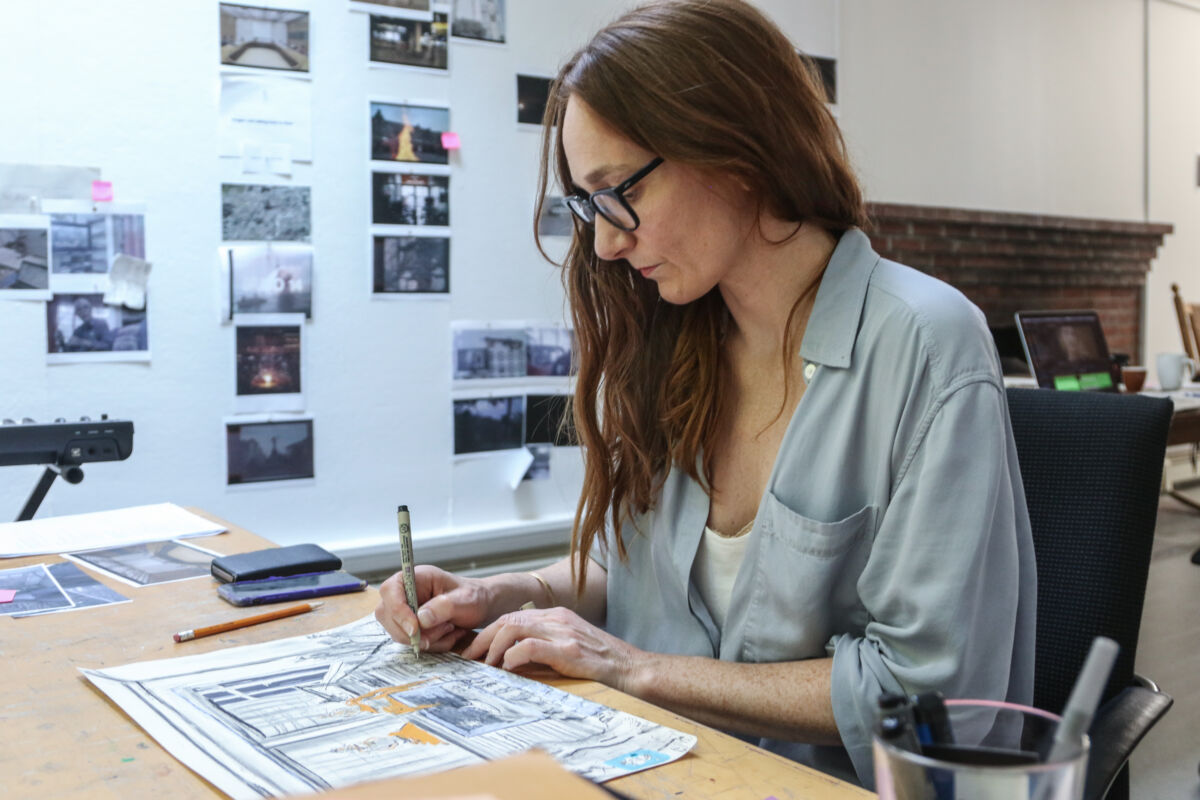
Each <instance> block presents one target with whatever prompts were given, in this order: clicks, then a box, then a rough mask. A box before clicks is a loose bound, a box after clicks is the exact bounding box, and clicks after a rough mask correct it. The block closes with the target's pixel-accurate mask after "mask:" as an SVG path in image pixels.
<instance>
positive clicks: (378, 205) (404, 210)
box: [371, 172, 450, 226]
mask: <svg viewBox="0 0 1200 800" xmlns="http://www.w3.org/2000/svg"><path fill="white" fill-rule="evenodd" d="M371 183H372V188H373V190H374V191H373V196H372V202H371V212H372V213H371V219H372V221H373V222H375V224H377V225H443V226H444V225H449V224H450V176H449V175H415V174H412V173H409V172H375V173H372V174H371Z"/></svg>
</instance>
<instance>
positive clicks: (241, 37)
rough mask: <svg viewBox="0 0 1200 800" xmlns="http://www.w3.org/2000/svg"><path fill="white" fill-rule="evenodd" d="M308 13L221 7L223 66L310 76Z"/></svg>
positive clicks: (231, 6)
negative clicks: (306, 73)
mask: <svg viewBox="0 0 1200 800" xmlns="http://www.w3.org/2000/svg"><path fill="white" fill-rule="evenodd" d="M308 52H309V47H308V12H307V11H288V10H284V9H280V8H261V7H258V6H241V5H234V4H232V3H221V63H222V64H230V65H232V66H235V67H255V68H258V69H281V70H289V71H292V72H308Z"/></svg>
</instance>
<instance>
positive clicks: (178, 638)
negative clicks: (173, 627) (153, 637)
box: [171, 633, 183, 642]
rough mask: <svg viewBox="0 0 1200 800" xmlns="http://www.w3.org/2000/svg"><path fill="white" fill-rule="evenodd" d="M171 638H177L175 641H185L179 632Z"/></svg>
mask: <svg viewBox="0 0 1200 800" xmlns="http://www.w3.org/2000/svg"><path fill="white" fill-rule="evenodd" d="M171 638H172V639H174V640H175V641H177V642H182V641H183V638H182V637H181V636H180V635H179V634H178V633H177V634H175V635H174V636H172V637H171Z"/></svg>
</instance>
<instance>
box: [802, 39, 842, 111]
mask: <svg viewBox="0 0 1200 800" xmlns="http://www.w3.org/2000/svg"><path fill="white" fill-rule="evenodd" d="M797 52H798V51H797ZM800 57H801V58H803V59H807V60H808V61H809V62H810V63H811V64H812V66H813V68H814V69H816V71H817V76H818V77H820V79H821V86H822V87H823V88H824V89H825V102H827V103H830V104H834V105H836V104H837V59H835V58H823V57H822V56H809V55H805V54H804V53H800Z"/></svg>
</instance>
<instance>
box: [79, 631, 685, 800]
mask: <svg viewBox="0 0 1200 800" xmlns="http://www.w3.org/2000/svg"><path fill="white" fill-rule="evenodd" d="M407 652H408V647H407V645H400V644H397V643H395V642H393V641H392V640H391V639H390V638H389V637H388V635H387V633H385V632H384V630H383V628H382V627H380V625H379V623H378V622H376V621H375V618H374V617H373V616H367V617H364V618H362V619H360V620H358V621H357V622H353V623H350V624H349V625H344V626H342V627H339V628H334V629H332V630H328V631H323V632H320V633H313V634H309V635H307V636H298V637H294V638H291V639H283V640H280V641H275V642H264V643H262V644H256V645H248V646H245V647H236V648H229V649H226V650H218V651H215V652H211V653H205V654H202V655H197V656H188V657H184V658H173V659H163V660H159V661H147V662H141V663H135V664H128V665H126V666H123V667H117V668H113V669H106V670H88V669H84V670H81V671H82V672H83V674H84V675H85V676H86V677H87V678H88V680H90V681H91V682H92V683H93V684H94V685H95V686H96V687H97V688H98V689H99V690H100V691H102V692H104V693H105V694H106V695H108V696H109V698H111V699H112V700H113V701H114V702H115V703H117V704H118V705H119V706H120V707H121V708H122V709H123V710H124V711H125V712H126V713H127V714H129V715H130V716H131V717H133V719H134V720H135V721H136V722H137V723H138V724H139V725H141V726H142V728H144V729H145V730H146V732H147V733H149V734H150V735H151V736H153V737H154V738H155V739H156V740H158V742H159V743H160V744H161V745H162V746H163V747H165V748H166V749H167V750H168V751H169V752H170V753H171V754H172V755H174V756H175V757H176V758H178V759H179V760H180V761H182V762H183V763H184V764H185V765H187V766H188V767H189V768H190V769H192V770H194V771H195V772H196V773H198V774H199V775H201V776H202V777H204V778H205V779H206V780H208V781H209V782H211V783H212V784H213V785H214V786H216V787H217V788H218V789H220V790H221V791H223V792H225V793H226V794H228V795H230V796H231V797H233V798H246V799H247V800H249V799H250V798H258V797H264V796H270V795H291V794H299V793H308V792H313V791H319V790H324V789H330V788H337V787H342V786H347V785H349V784H352V783H358V782H361V781H369V780H378V779H383V778H389V777H395V776H401V775H420V774H425V773H430V772H437V771H441V770H446V769H452V768H454V767H459V766H464V765H468V764H476V763H480V762H483V761H487V760H491V759H496V758H501V757H503V756H506V755H511V754H515V753H519V752H523V751H525V750H528V749H530V748H533V747H538V748H540V749H542V750H545V751H546V752H548V753H549V754H550V755H552V756H553V757H554V758H556V759H557V760H558V761H559V762H560V763H561V764H562V765H563V766H564V767H566V768H567V769H569V770H571V771H573V772H576V773H579V774H580V775H582V776H584V777H585V778H589V779H591V780H597V781H603V780H608V779H611V778H616V777H620V776H622V775H628V774H630V773H633V772H638V771H640V770H643V769H648V768H650V767H653V766H657V765H659V764H663V763H666V762H668V761H673V760H675V759H677V758H679V757H680V756H682V755H684V754H685V753H686V752H687V751H688V750H690V749H691V748H692V747H693V746H694V745H695V743H696V737H694V736H691V735H690V734H685V733H680V732H678V731H674V730H671V729H670V728H665V727H663V726H660V725H656V724H654V723H651V722H648V721H646V720H643V719H640V718H638V717H634V716H632V715H630V714H626V713H624V712H621V711H616V710H614V709H611V708H607V707H605V706H601V705H598V704H596V703H593V702H591V701H589V700H585V699H583V698H581V697H576V696H574V695H571V694H568V693H566V692H563V691H561V690H559V689H555V688H553V687H551V686H547V685H545V684H542V683H538V682H537V681H533V680H530V679H528V678H523V677H520V676H518V675H514V674H512V673H509V672H505V671H503V670H499V669H496V668H493V667H489V666H486V665H484V664H481V663H478V662H474V661H465V660H463V659H462V658H460V657H458V656H456V655H453V654H443V655H430V654H426V655H422V656H421V658H420V659H418V660H417V661H415V662H414V661H409V660H406V659H404V658H403V656H404V655H405V654H407Z"/></svg>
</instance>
